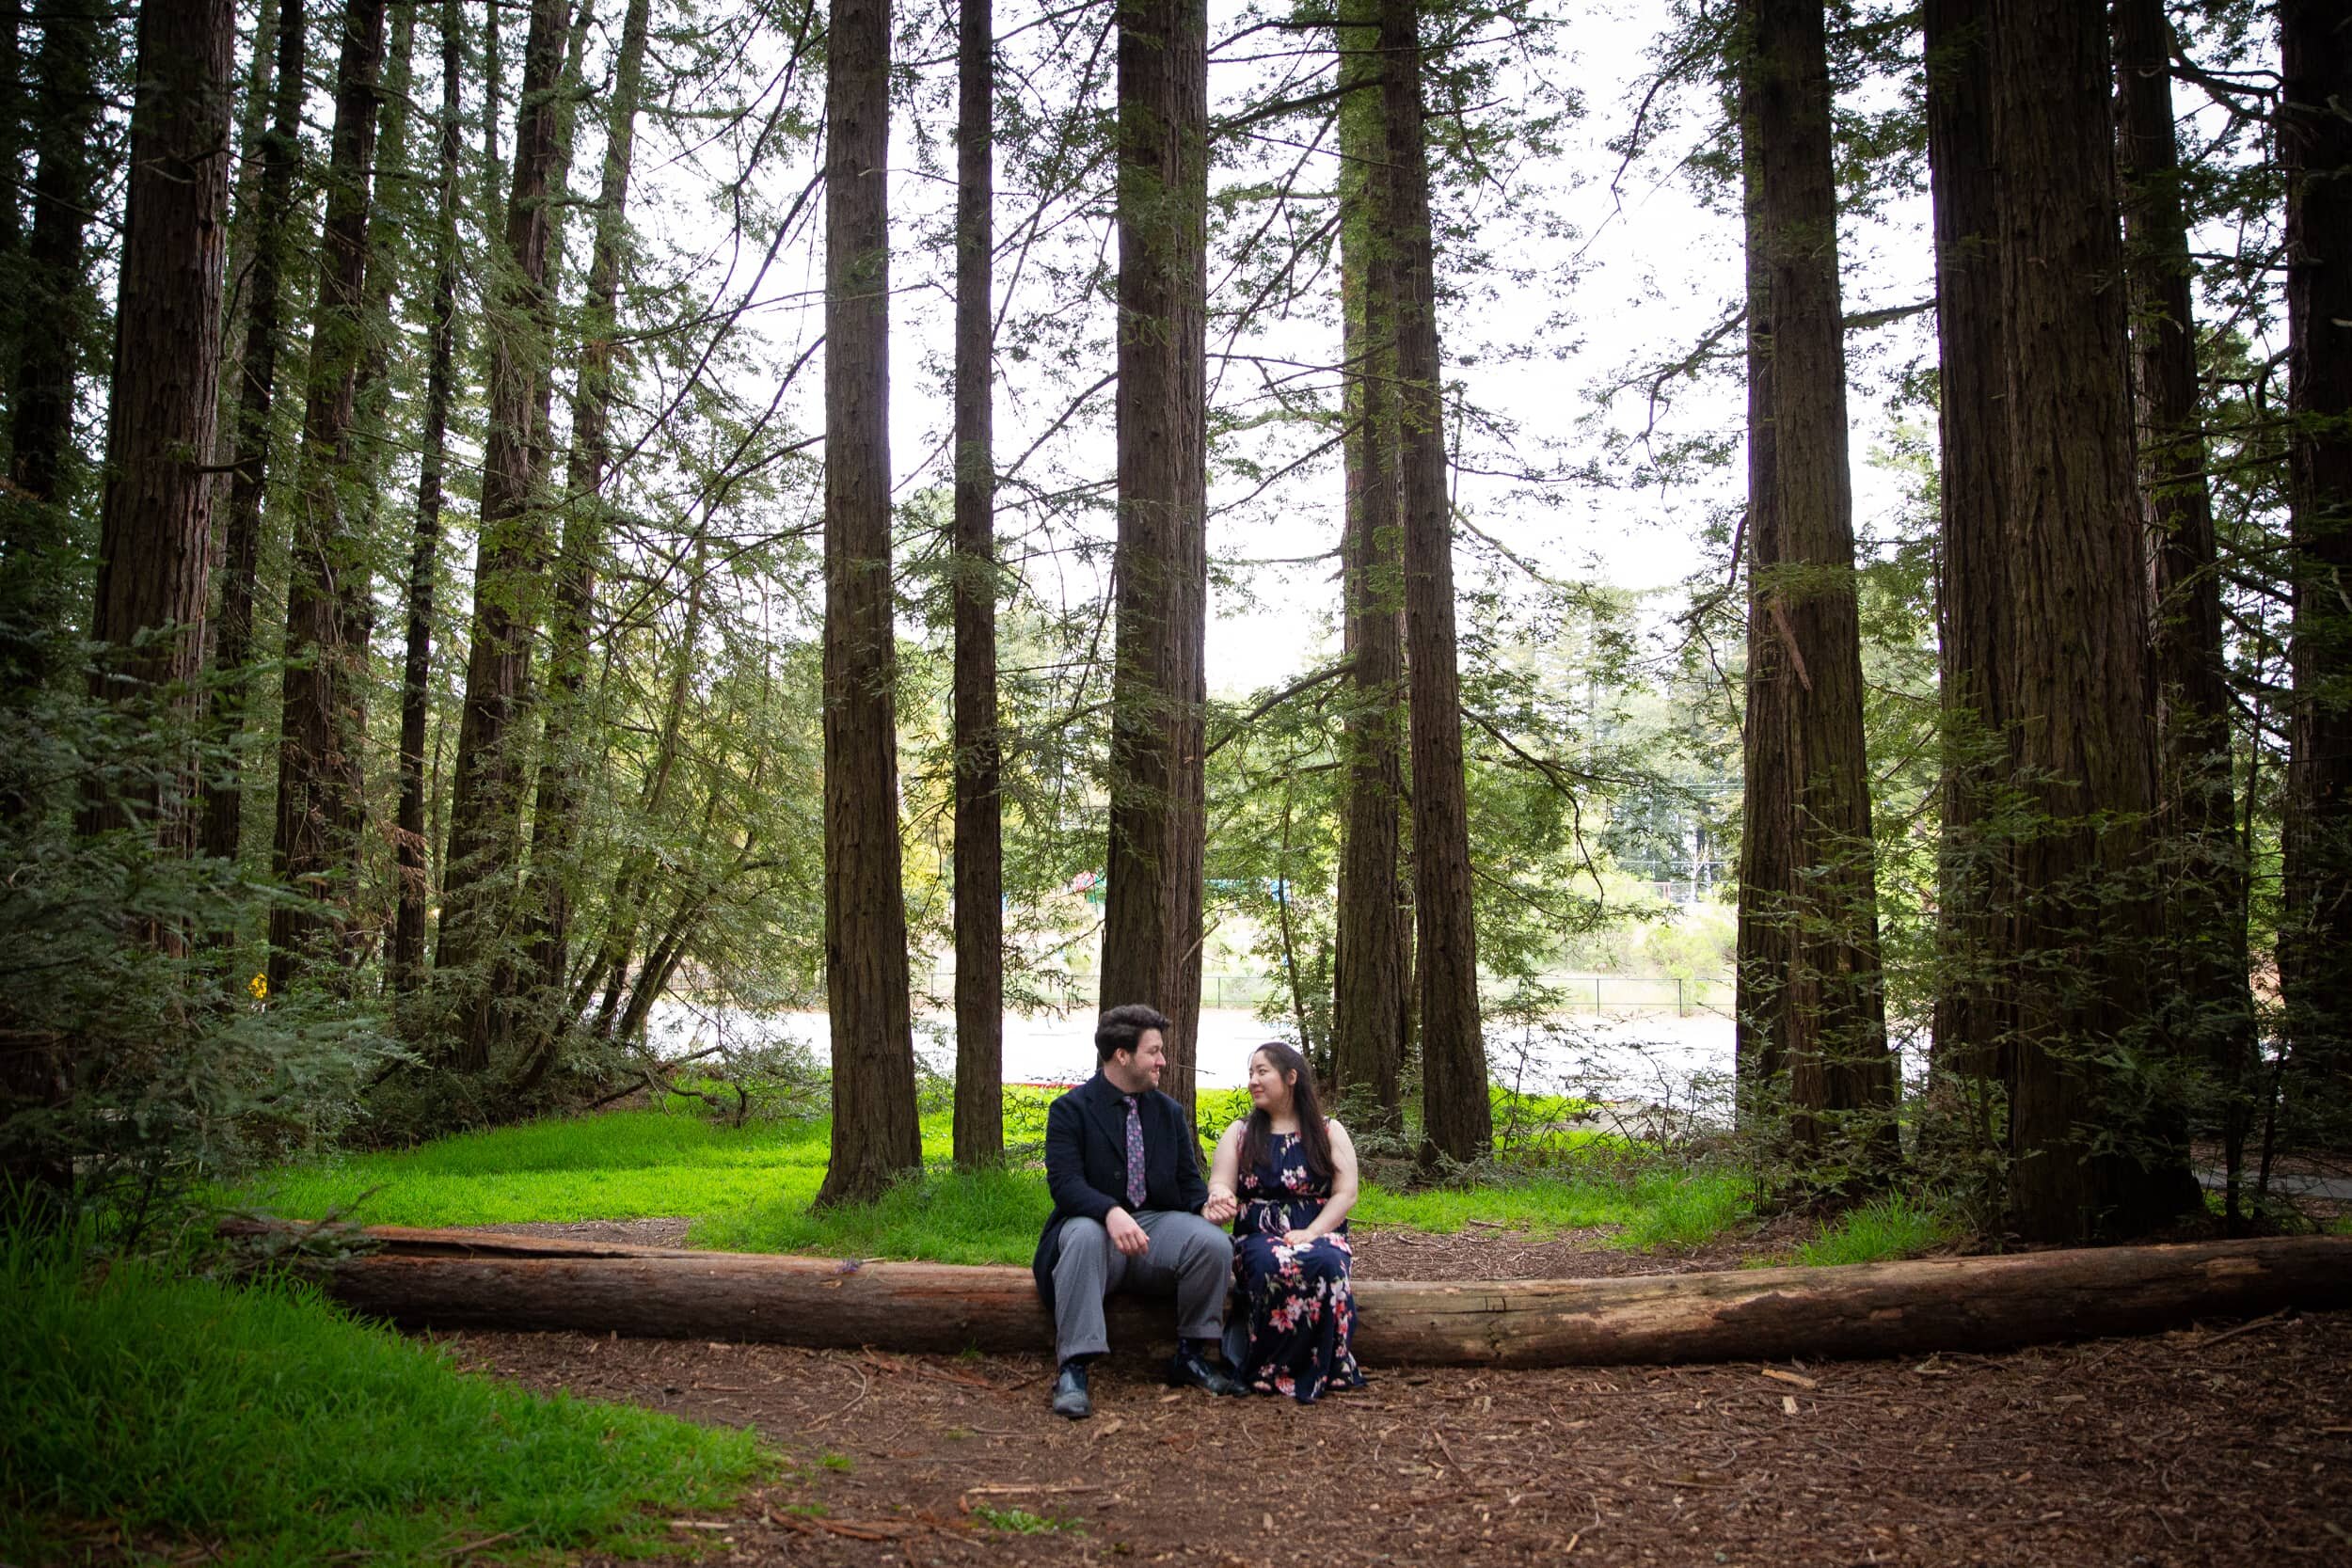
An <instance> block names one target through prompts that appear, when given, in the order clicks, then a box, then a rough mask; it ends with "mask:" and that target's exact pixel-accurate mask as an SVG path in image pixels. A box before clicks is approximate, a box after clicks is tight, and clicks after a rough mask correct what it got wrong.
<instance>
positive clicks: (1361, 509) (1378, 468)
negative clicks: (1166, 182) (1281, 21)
mask: <svg viewBox="0 0 2352 1568" xmlns="http://www.w3.org/2000/svg"><path fill="white" fill-rule="evenodd" d="M1342 16H1343V24H1342V25H1341V26H1339V27H1338V28H1337V29H1336V32H1335V38H1336V41H1337V45H1338V49H1339V78H1340V87H1341V90H1342V92H1343V94H1344V95H1345V96H1343V98H1342V99H1341V101H1340V160H1341V163H1340V275H1341V283H1340V288H1341V295H1342V297H1341V302H1340V304H1341V311H1342V317H1341V320H1342V348H1343V358H1344V359H1345V361H1346V364H1347V380H1346V388H1345V399H1346V401H1345V404H1344V407H1343V413H1344V417H1345V419H1346V421H1347V430H1346V434H1345V438H1344V441H1343V446H1342V448H1341V454H1342V464H1343V469H1344V472H1345V476H1346V483H1347V501H1346V505H1347V511H1346V521H1345V524H1344V526H1343V532H1342V534H1341V538H1340V573H1341V593H1342V605H1343V622H1342V628H1343V638H1344V641H1345V648H1346V654H1347V657H1348V660H1349V670H1348V682H1349V695H1350V698H1351V702H1350V704H1349V707H1348V711H1347V727H1346V737H1347V746H1346V756H1347V767H1348V772H1347V795H1346V800H1345V803H1344V805H1343V808H1342V811H1343V816H1342V825H1341V839H1340V876H1339V911H1338V927H1339V929H1338V933H1337V941H1336V949H1337V950H1336V952H1335V954H1334V958H1333V964H1332V970H1333V986H1332V990H1333V994H1332V1009H1331V1067H1332V1071H1331V1085H1330V1090H1329V1093H1330V1095H1331V1097H1332V1102H1333V1104H1335V1105H1337V1104H1339V1103H1341V1102H1342V1101H1345V1102H1347V1103H1348V1105H1349V1108H1350V1114H1351V1115H1352V1116H1354V1117H1365V1116H1370V1117H1372V1119H1373V1120H1374V1121H1375V1122H1376V1123H1378V1124H1380V1125H1383V1126H1385V1127H1387V1128H1389V1129H1390V1130H1391V1131H1399V1130H1401V1129H1402V1126H1403V1121H1404V1069H1405V1037H1406V1021H1407V1017H1408V1014H1409V1012H1410V1007H1411V1003H1410V998H1409V996H1408V994H1407V991H1406V973H1407V969H1408V967H1409V958H1410V953H1411V942H1412V931H1411V926H1410V922H1409V920H1408V918H1407V915H1406V908H1405V904H1404V900H1403V898H1402V896H1401V893H1400V889H1399V888H1398V885H1397V881H1398V866H1399V854H1400V851H1401V848H1402V844H1401V840H1402V838H1403V820H1402V818H1403V812H1404V801H1405V733H1406V730H1405V725H1406V717H1405V620H1404V610H1405V570H1404V562H1403V555H1402V550H1403V546H1402V540H1401V527H1400V520H1399V519H1400V514H1399V513H1398V511H1397V491H1396V441H1397V424H1396V354H1395V333H1396V323H1395V319H1394V315H1393V312H1392V311H1391V309H1389V302H1390V300H1391V298H1392V296H1393V295H1394V293H1395V289H1396V284H1395V272H1394V259H1393V257H1392V256H1391V252H1390V250H1389V244H1388V235H1389V231H1390V230H1391V228H1392V227H1393V225H1392V224H1391V220H1390V217H1389V212H1388V200H1387V198H1388V184H1389V181H1388V173H1387V171H1388V160H1389V152H1388V120H1387V117H1386V113H1385V108H1384V104H1383V103H1382V93H1381V69H1380V53H1379V50H1380V29H1379V25H1378V19H1377V14H1376V11H1375V0H1350V4H1349V5H1348V6H1347V7H1346V8H1344V9H1343V12H1342ZM1359 1107H1360V1108H1359Z"/></svg>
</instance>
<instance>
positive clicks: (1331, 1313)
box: [1033, 1004, 1364, 1420]
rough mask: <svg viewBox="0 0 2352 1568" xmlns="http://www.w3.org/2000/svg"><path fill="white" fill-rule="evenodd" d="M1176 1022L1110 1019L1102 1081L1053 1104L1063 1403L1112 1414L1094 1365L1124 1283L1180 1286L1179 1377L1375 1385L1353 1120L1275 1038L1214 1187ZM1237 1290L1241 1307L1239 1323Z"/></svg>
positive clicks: (1049, 1252)
mask: <svg viewBox="0 0 2352 1568" xmlns="http://www.w3.org/2000/svg"><path fill="white" fill-rule="evenodd" d="M1094 1053H1095V1057H1096V1060H1097V1063H1098V1064H1099V1065H1098V1069H1097V1070H1096V1072H1095V1075H1094V1076H1093V1077H1092V1078H1090V1079H1089V1080H1088V1081H1087V1082H1085V1083H1083V1084H1081V1085H1078V1086H1077V1087H1076V1088H1073V1089H1072V1090H1070V1091H1069V1092H1068V1093H1066V1094H1064V1095H1062V1096H1061V1098H1060V1099H1058V1100H1057V1101H1054V1104H1053V1108H1052V1110H1051V1111H1049V1112H1048V1113H1047V1116H1046V1120H1045V1182H1046V1185H1047V1187H1048V1188H1050V1189H1051V1190H1052V1192H1053V1195H1054V1217H1053V1218H1052V1219H1050V1220H1048V1221H1047V1222H1046V1225H1045V1234H1044V1235H1043V1236H1042V1237H1041V1238H1040V1239H1039V1241H1038V1248H1037V1260H1036V1262H1035V1264H1034V1265H1033V1268H1034V1270H1035V1273H1036V1275H1037V1288H1038V1291H1039V1293H1040V1294H1041V1295H1042V1296H1043V1297H1044V1298H1045V1305H1046V1307H1047V1309H1048V1310H1050V1311H1051V1312H1052V1313H1053V1314H1054V1332H1055V1338H1056V1352H1057V1355H1058V1357H1059V1360H1060V1372H1059V1375H1057V1377H1056V1378H1055V1380H1054V1411H1055V1413H1056V1414H1057V1415H1061V1416H1067V1417H1069V1418H1072V1419H1073V1420H1077V1419H1082V1418H1086V1417H1088V1416H1090V1415H1092V1414H1093V1413H1094V1403H1093V1400H1092V1397H1091V1395H1090V1394H1089V1390H1088V1387H1087V1364H1088V1363H1089V1361H1092V1360H1093V1359H1094V1358H1095V1357H1096V1356H1098V1355H1101V1354H1104V1352H1105V1351H1107V1350H1108V1349H1109V1348H1110V1341H1109V1339H1108V1338H1107V1337H1106V1335H1105V1333H1104V1323H1103V1302H1104V1297H1105V1296H1107V1295H1109V1293H1110V1292H1111V1291H1122V1290H1123V1291H1135V1292H1136V1293H1138V1294H1145V1295H1173V1296H1174V1297H1175V1298H1176V1333H1177V1336H1178V1338H1177V1347H1176V1354H1175V1358H1174V1359H1173V1360H1171V1361H1170V1362H1169V1363H1168V1381H1169V1382H1170V1383H1172V1384H1177V1385H1184V1384H1191V1385H1196V1386H1200V1387H1202V1388H1206V1389H1207V1390H1209V1392H1211V1393H1213V1394H1242V1393H1250V1392H1256V1393H1262V1394H1287V1395H1289V1396H1290V1397H1291V1398H1293V1399H1295V1400H1297V1401H1298V1402H1300V1403H1302V1404H1304V1403H1308V1402H1311V1401H1313V1400H1314V1399H1316V1398H1317V1397H1319V1396H1320V1395H1321V1394H1322V1393H1323V1392H1324V1391H1325V1390H1326V1389H1328V1388H1359V1387H1361V1386H1363V1382H1364V1377H1363V1373H1362V1372H1361V1371H1360V1370H1358V1368H1357V1365H1356V1357H1355V1355H1354V1354H1353V1353H1352V1352H1351V1350H1350V1346H1349V1340H1350V1338H1351V1336H1352V1334H1353V1331H1354V1328H1355V1311H1356V1308H1355V1300H1354V1297H1353V1296H1352V1295H1351V1293H1350V1291H1349V1289H1348V1266H1349V1264H1350V1262H1351V1261H1352V1259H1353V1255H1352V1254H1351V1253H1350V1251H1349V1249H1348V1244H1347V1237H1346V1229H1347V1212H1348V1210H1349V1209H1350V1208H1352V1207H1353V1206H1354V1205H1355V1202H1356V1181H1357V1178H1356V1150H1355V1148H1354V1146H1353V1145H1352V1144H1351V1143H1350V1142H1349V1141H1348V1136H1347V1130H1346V1129H1345V1128H1343V1127H1342V1126H1341V1125H1340V1124H1339V1123H1338V1122H1336V1121H1327V1120H1326V1119H1325V1118H1324V1116H1323V1112H1322V1109H1321V1107H1320V1106H1319V1105H1318V1104H1317V1103H1316V1101H1315V1085H1314V1075H1313V1073H1312V1071H1311V1069H1309V1068H1308V1066H1307V1063H1306V1060H1305V1059H1304V1058H1303V1057H1301V1056H1300V1055H1299V1054H1298V1053H1297V1052H1296V1051H1295V1050H1293V1049H1292V1048H1291V1047H1289V1046H1287V1045H1284V1044H1281V1043H1280V1042H1279V1041H1275V1042H1269V1043H1267V1044H1265V1045H1262V1046H1259V1047H1258V1048H1257V1049H1256V1050H1255V1051H1252V1052H1251V1053H1250V1054H1249V1115H1248V1117H1245V1118H1243V1119H1242V1120H1239V1121H1236V1122H1234V1123H1233V1124H1232V1126H1230V1127H1228V1128H1226V1130H1225V1132H1224V1135H1223V1136H1222V1137H1220V1138H1219V1139H1218V1140H1217V1145H1216V1157H1215V1159H1214V1160H1212V1162H1211V1163H1210V1166H1209V1175H1208V1180H1206V1181H1203V1180H1201V1177H1200V1145H1199V1143H1198V1141H1197V1139H1196V1137H1195V1135H1194V1132H1193V1130H1192V1127H1191V1125H1190V1123H1189V1121H1188V1119H1187V1118H1186V1117H1185V1115H1184V1107H1183V1106H1182V1105H1181V1104H1179V1103H1178V1102H1177V1101H1175V1100H1173V1099H1171V1098H1169V1097H1168V1096H1167V1095H1165V1094H1162V1093H1160V1092H1159V1083H1160V1074H1161V1072H1162V1070H1163V1069H1165V1068H1166V1067H1167V1065H1168V1020H1167V1019H1166V1018H1164V1017H1163V1016H1161V1015H1160V1014H1159V1013H1158V1012H1156V1011H1155V1010H1153V1009H1152V1008H1151V1007H1148V1006H1142V1005H1140V1004H1131V1005H1129V1006H1121V1007H1113V1008H1111V1009H1110V1010H1109V1011H1108V1012H1106V1013H1104V1015H1103V1016H1102V1019H1101V1021H1100V1022H1098V1023H1097V1024H1096V1026H1095V1031H1094ZM1228 1223H1230V1224H1231V1225H1232V1235H1231V1236H1230V1237H1229V1236H1228V1235H1227V1234H1226V1232H1225V1231H1224V1230H1222V1229H1220V1228H1219V1227H1220V1226H1223V1225H1226V1224H1228ZM1229 1289H1230V1290H1231V1291H1232V1293H1233V1295H1234V1296H1235V1298H1236V1299H1237V1302H1238V1307H1239V1310H1238V1311H1237V1312H1236V1313H1235V1314H1234V1319H1235V1321H1234V1322H1232V1323H1230V1324H1229V1323H1227V1322H1226V1297H1227V1292H1228V1291H1229ZM1213 1350H1215V1351H1218V1352H1220V1353H1221V1354H1222V1355H1223V1357H1224V1362H1223V1364H1219V1363H1218V1362H1217V1361H1215V1360H1212V1359H1211V1358H1210V1352H1211V1351H1213Z"/></svg>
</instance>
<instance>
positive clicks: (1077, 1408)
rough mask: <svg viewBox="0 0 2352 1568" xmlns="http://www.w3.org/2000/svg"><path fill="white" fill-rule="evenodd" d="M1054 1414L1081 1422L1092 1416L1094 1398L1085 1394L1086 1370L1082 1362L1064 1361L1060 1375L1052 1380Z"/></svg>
mask: <svg viewBox="0 0 2352 1568" xmlns="http://www.w3.org/2000/svg"><path fill="white" fill-rule="evenodd" d="M1054 1414H1055V1415H1057V1416H1067V1417H1069V1418H1071V1419H1072V1420H1073V1421H1083V1420H1085V1419H1086V1418H1088V1417H1089V1416H1091V1415H1093V1414H1094V1398H1093V1396H1092V1395H1090V1394H1089V1393H1088V1392H1087V1368H1086V1363H1085V1362H1083V1361H1065V1362H1063V1363H1062V1364H1061V1375H1060V1376H1058V1377H1057V1378H1055V1379H1054Z"/></svg>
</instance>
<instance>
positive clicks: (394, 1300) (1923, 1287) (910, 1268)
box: [329, 1228, 2352, 1367]
mask: <svg viewBox="0 0 2352 1568" xmlns="http://www.w3.org/2000/svg"><path fill="white" fill-rule="evenodd" d="M372 1234H373V1235H374V1236H375V1237H376V1238H377V1239H378V1240H379V1241H381V1242H382V1243H383V1249H382V1250H381V1251H378V1252H375V1253H373V1254H370V1255H366V1256H362V1257H357V1258H352V1259H347V1260H345V1261H343V1262H342V1263H339V1264H337V1265H334V1267H333V1271H332V1275H331V1276H330V1282H329V1290H330V1291H332V1293H333V1294H334V1295H336V1296H337V1297H338V1298H339V1299H341V1300H342V1302H344V1303H345V1304H346V1305H347V1306H349V1307H352V1308H353V1309H355V1310H357V1311H358V1312H360V1313H362V1314H364V1315H367V1316H371V1317H384V1318H389V1319H390V1320H391V1321H392V1322H394V1323H399V1324H401V1325H402V1326H404V1327H406V1328H412V1329H418V1328H433V1329H444V1330H447V1329H483V1330H500V1331H510V1332H511V1331H516V1330H562V1331H570V1332H574V1333H587V1334H607V1333H626V1334H628V1335H630V1336H632V1337H642V1338H728V1339H735V1340H753V1341H765V1342H768V1343H776V1344H791V1345H806V1346H812V1347H818V1348H832V1347H838V1348H842V1349H856V1348H859V1347H863V1346H869V1345H872V1346H882V1347H886V1348H888V1349H891V1350H894V1351H901V1352H937V1353H946V1354H953V1353H955V1352H958V1351H962V1350H965V1349H974V1350H979V1351H983V1352H997V1353H1021V1352H1028V1351H1033V1350H1035V1349H1036V1348H1037V1347H1039V1346H1041V1345H1043V1344H1047V1343H1050V1342H1051V1340H1052V1338H1053V1323H1052V1321H1051V1319H1050V1318H1049V1317H1048V1315H1047V1314H1046V1311H1045V1309H1044V1307H1043V1305H1042V1304H1041V1302H1040V1301H1039V1300H1038V1296H1037V1288H1036V1285H1035V1283H1034V1282H1033V1281H1032V1280H1031V1279H1030V1277H1029V1271H1028V1270H1026V1269H1016V1268H1003V1267H971V1266H958V1265H955V1264H948V1263H866V1264H863V1265H858V1264H855V1263H846V1264H845V1263H844V1262H842V1261H840V1260H838V1259H831V1258H786V1257H777V1256H774V1255H772V1254H746V1253H723V1252H722V1253H714V1252H695V1251H689V1250H686V1249H682V1248H680V1249H670V1248H662V1247H639V1246H628V1245H621V1244H616V1243H575V1242H565V1241H555V1240H542V1239H540V1238H537V1237H526V1236H491V1235H483V1234H481V1233H479V1232H471V1231H450V1230H398V1229H391V1228H386V1229H381V1230H377V1231H374V1232H372ZM1355 1293H1356V1339H1355V1345H1356V1353H1357V1354H1358V1355H1359V1356H1361V1357H1362V1358H1363V1359H1364V1360H1365V1361H1366V1362H1367V1363H1369V1364H1371V1365H1373V1366H1396V1365H1407V1366H1409V1365H1421V1366H1440V1367H1571V1366H1609V1365H1621V1364H1626V1363H1634V1364H1641V1363H1650V1364H1657V1363H1674V1362H1684V1361H1730V1360H1779V1359H1785V1358H1790V1357H1804V1358H1817V1357H1821V1358H1843V1357H1866V1356H1882V1355H1897V1354H1914V1355H1915V1354H1924V1353H1926V1352H1930V1351H1990V1350H1995V1349H2003V1348H2008V1347H2011V1346H2016V1345H2028V1344H2047V1343H2052V1342H2056V1341H2061V1340H2067V1339H2078V1338H2093V1337H2097V1336H2103V1335H2111V1334H2131V1333H2148V1332H2152V1331H2154V1330H2158V1329H2164V1328H2172V1327H2179V1326H2182V1325H2185V1324H2187V1323H2194V1322H2197V1321H2200V1320H2210V1319H2213V1318H2219V1317H2250V1316H2254V1315H2256V1314H2260V1313H2266V1312H2276V1311H2282V1310H2286V1309H2288V1308H2303V1309H2311V1310H2322V1309H2329V1308H2342V1307H2347V1306H2352V1241H2347V1240H2345V1239H2344V1238H2341V1237H2331V1236H2303V1237H2290V1238H2284V1239H2279V1240H2270V1241H2258V1242H2215V1243H2202V1244H2200V1245H2193V1246H2162V1247H2111V1248H2106V1249H2104V1250H2101V1251H2092V1252H2042V1253H2027V1254H2022V1255H2015V1256H2010V1257H1992V1258H1938V1259H1925V1260H1921V1261H1916V1262H1904V1263H1857V1264H1849V1265H1846V1266H1844V1267H1836V1268H1812V1269H1808V1268H1779V1269H1729V1270H1724V1271H1723V1272H1721V1273H1715V1274H1686V1275H1629V1276H1627V1277H1623V1278H1617V1279H1516V1280H1484V1281H1481V1280H1464V1281H1460V1282H1455V1283H1442V1284H1441V1283H1433V1282H1427V1281H1411V1280H1373V1279H1359V1280H1358V1281H1357V1282H1356V1288H1355ZM1109 1307H1110V1317H1111V1342H1112V1343H1113V1344H1114V1345H1117V1346H1120V1347H1122V1348H1123V1349H1124V1350H1126V1351H1128V1352H1130V1353H1133V1352H1145V1353H1150V1352H1152V1350H1153V1349H1155V1348H1164V1347H1165V1345H1166V1344H1167V1342H1168V1340H1169V1339H1170V1338H1172V1336H1173V1331H1174V1324H1173V1321H1172V1320H1173V1313H1172V1312H1171V1310H1170V1308H1169V1307H1168V1303H1167V1302H1166V1301H1165V1300H1151V1299H1148V1298H1142V1297H1136V1296H1132V1295H1126V1294H1123V1293H1122V1294H1120V1295H1116V1296H1113V1297H1112V1298H1111V1301H1110V1303H1109Z"/></svg>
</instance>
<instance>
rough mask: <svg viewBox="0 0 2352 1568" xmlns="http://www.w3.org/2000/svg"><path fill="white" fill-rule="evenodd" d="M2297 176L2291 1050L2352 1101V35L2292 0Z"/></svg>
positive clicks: (2313, 5)
mask: <svg viewBox="0 0 2352 1568" xmlns="http://www.w3.org/2000/svg"><path fill="white" fill-rule="evenodd" d="M2279 31H2280V55H2281V58H2280V69H2281V73H2282V77H2283V81H2282V84H2281V88H2280V106H2279V133H2278V134H2279V154H2280V163H2281V164H2283V165H2284V166H2285V168H2286V175H2287V381H2288V386H2289V398H2290V404H2289V412H2290V417H2291V420H2292V423H2293V436H2292V444H2291V445H2290V447H2289V450H2288V495H2289V506H2290V521H2289V540H2288V559H2289V562H2290V566H2289V569H2290V571H2291V573H2292V574H2293V581H2294V589H2295V624H2294V633H2293V644H2294V653H2293V659H2294V680H2295V709H2294V719H2293V730H2292V733H2291V736H2290V739H2289V746H2290V751H2291V755H2292V761H2291V763H2290V765H2289V768H2288V773H2287V813H2286V828H2285V840H2286V842H2285V850H2286V889H2285V892H2286V908H2285V911H2284V913H2283V917H2282V919H2281V922H2280V942H2279V958H2280V981H2281V983H2282V985H2283V987H2284V990H2285V992H2286V1004H2287V1025H2286V1027H2287V1036H2288V1040H2289V1044H2290V1047H2291V1049H2292V1050H2293V1052H2294V1053H2295V1055H2296V1059H2297V1060H2298V1061H2299V1062H2300V1063H2301V1064H2302V1065H2303V1066H2304V1068H2305V1069H2309V1070H2312V1071H2315V1072H2317V1073H2318V1074H2320V1075H2322V1076H2324V1077H2328V1078H2332V1079H2334V1080H2335V1082H2336V1084H2337V1085H2338V1087H2339V1089H2340V1090H2341V1089H2342V1088H2343V1087H2344V1086H2345V1085H2344V1075H2345V1074H2347V1073H2352V602H2347V594H2352V22H2347V20H2346V19H2345V17H2344V10H2343V8H2342V7H2341V6H2337V5H2332V4H2328V0H2280V7H2279Z"/></svg>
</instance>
